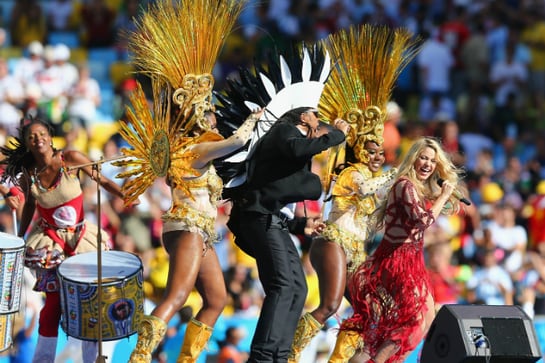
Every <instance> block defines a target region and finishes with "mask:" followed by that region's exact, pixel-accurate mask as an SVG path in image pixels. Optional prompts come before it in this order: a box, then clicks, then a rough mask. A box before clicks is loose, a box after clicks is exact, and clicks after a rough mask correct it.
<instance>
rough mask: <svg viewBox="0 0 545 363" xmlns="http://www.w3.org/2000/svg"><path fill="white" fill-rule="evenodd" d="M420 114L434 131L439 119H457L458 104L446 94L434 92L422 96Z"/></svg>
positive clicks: (421, 118)
mask: <svg viewBox="0 0 545 363" xmlns="http://www.w3.org/2000/svg"><path fill="white" fill-rule="evenodd" d="M418 116H419V118H420V121H422V122H424V123H426V124H428V127H429V128H430V129H431V130H430V131H432V130H433V129H434V128H435V123H437V122H438V121H441V120H443V121H446V120H455V119H456V104H455V103H454V101H452V99H451V98H450V97H448V96H446V95H445V94H443V93H440V92H432V93H430V94H428V95H426V96H423V97H422V98H421V100H420V105H419V110H418Z"/></svg>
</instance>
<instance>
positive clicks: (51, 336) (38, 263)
mask: <svg viewBox="0 0 545 363" xmlns="http://www.w3.org/2000/svg"><path fill="white" fill-rule="evenodd" d="M52 132H53V130H52V127H51V125H49V124H47V123H46V122H44V121H42V120H40V119H32V118H29V119H23V120H22V121H21V126H20V128H19V135H18V137H16V138H15V140H14V141H12V144H11V145H8V146H6V147H2V148H1V149H0V150H1V152H2V153H3V154H4V156H5V157H6V158H5V160H3V161H2V163H3V164H6V170H5V174H4V175H5V177H7V178H9V179H11V181H12V182H13V183H15V184H16V185H17V186H19V187H20V188H21V189H22V191H23V193H24V195H25V200H26V201H25V203H24V206H23V209H22V216H21V222H20V224H19V231H18V235H19V236H20V237H24V236H25V235H26V233H27V230H28V228H29V226H30V225H31V222H32V218H33V216H34V214H35V212H37V213H38V219H37V221H36V223H34V225H33V226H32V229H31V230H30V232H29V233H28V235H26V253H25V265H26V266H27V267H29V268H30V269H32V270H33V271H34V272H35V273H36V284H35V286H34V290H36V291H41V292H44V293H45V303H44V306H43V308H42V310H41V311H40V318H39V322H38V333H39V336H38V343H37V345H36V351H35V353H34V358H33V362H36V363H48V362H51V363H53V362H54V361H55V353H56V349H57V336H58V331H59V322H60V319H61V313H62V312H61V302H60V293H59V287H60V286H59V280H58V277H57V267H58V266H59V265H60V263H61V262H62V261H63V260H64V259H65V258H67V257H69V256H72V255H75V254H77V253H84V252H90V251H96V250H97V249H98V246H97V236H98V233H101V234H102V241H103V242H104V244H103V246H101V248H102V249H106V248H107V246H108V244H109V243H108V242H109V236H108V234H107V233H106V232H105V231H102V230H100V231H99V229H98V227H97V226H96V225H94V224H92V223H90V222H88V221H86V220H85V219H84V210H83V193H82V189H81V184H80V178H79V176H80V173H79V171H80V170H81V171H83V172H84V173H85V174H86V175H87V176H89V177H90V178H91V179H93V180H96V177H97V175H96V173H95V172H94V171H93V168H92V166H91V165H92V162H91V160H90V159H89V158H88V157H87V156H86V155H84V154H83V153H81V152H79V151H75V150H66V151H61V150H57V149H56V148H55V147H54V146H53V142H52ZM81 165H86V166H81ZM80 166H81V167H80ZM99 180H100V185H101V186H102V187H103V188H105V189H106V190H107V191H108V192H110V193H112V194H114V195H116V196H118V197H120V198H123V197H124V195H123V193H122V191H121V189H120V187H119V186H118V185H117V184H116V183H115V182H114V181H112V180H110V179H108V178H100V179H99ZM7 202H8V204H9V205H10V207H11V208H14V209H18V208H19V207H20V206H21V205H20V204H21V201H20V199H19V198H8V199H7ZM97 353H98V345H97V342H94V341H83V344H82V354H83V361H84V362H85V363H92V362H95V360H96V358H97Z"/></svg>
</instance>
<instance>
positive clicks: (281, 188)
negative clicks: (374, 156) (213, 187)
mask: <svg viewBox="0 0 545 363" xmlns="http://www.w3.org/2000/svg"><path fill="white" fill-rule="evenodd" d="M344 139H345V137H344V133H343V132H341V131H339V130H337V129H332V130H331V131H330V132H329V133H327V134H325V135H323V136H320V137H318V138H307V137H306V136H305V135H303V134H301V131H299V129H298V128H297V127H295V125H293V124H291V123H288V122H282V121H279V122H277V123H276V124H275V125H274V126H273V127H272V128H271V129H270V130H269V132H267V134H266V135H265V136H263V137H262V138H261V139H260V140H259V142H258V144H257V145H256V148H255V152H254V154H253V156H252V158H251V159H250V161H249V165H248V182H247V184H246V186H245V187H244V190H243V192H242V193H241V194H239V197H238V198H236V200H235V203H236V204H237V207H239V208H241V209H242V210H246V211H253V212H260V213H278V212H279V211H280V209H281V208H282V207H283V206H285V205H286V204H289V203H293V202H299V201H303V200H316V199H318V198H320V196H321V194H322V184H321V181H320V177H319V176H318V175H316V174H314V173H312V172H311V170H310V166H311V160H312V157H313V156H314V155H316V154H319V153H321V152H322V151H324V150H327V149H328V148H330V147H331V146H335V145H338V144H340V143H341V142H343V141H344Z"/></svg>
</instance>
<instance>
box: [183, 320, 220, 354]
mask: <svg viewBox="0 0 545 363" xmlns="http://www.w3.org/2000/svg"><path fill="white" fill-rule="evenodd" d="M211 335H212V328H211V327H209V326H207V325H205V324H203V323H201V322H200V321H198V320H195V319H193V318H191V320H190V321H189V323H187V329H186V331H185V336H184V344H183V345H182V350H181V351H180V356H179V357H178V360H177V361H176V363H194V362H196V361H197V358H199V355H200V354H201V352H202V350H203V349H204V346H205V345H206V343H207V342H208V339H210V336H211Z"/></svg>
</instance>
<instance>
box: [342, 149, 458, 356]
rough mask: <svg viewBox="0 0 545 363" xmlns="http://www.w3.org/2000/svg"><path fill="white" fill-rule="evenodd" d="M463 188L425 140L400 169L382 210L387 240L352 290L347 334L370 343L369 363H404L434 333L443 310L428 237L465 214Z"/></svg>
mask: <svg viewBox="0 0 545 363" xmlns="http://www.w3.org/2000/svg"><path fill="white" fill-rule="evenodd" d="M440 180H444V181H443V182H440V183H441V186H439V183H438V181H440ZM457 183H458V170H457V169H456V167H455V166H454V164H453V163H452V162H451V161H450V160H449V158H448V156H447V154H446V153H445V152H444V151H443V149H442V148H441V145H440V144H439V143H438V142H437V141H436V140H435V139H432V138H422V139H419V140H417V141H416V142H415V143H414V144H413V145H412V147H411V149H410V151H409V153H408V154H407V156H406V157H405V159H404V160H403V162H402V163H401V165H400V166H399V172H398V174H397V178H396V181H395V182H394V185H393V186H392V189H391V190H390V192H389V194H388V198H387V202H386V204H384V206H383V207H381V208H380V209H379V210H377V213H378V218H377V220H378V221H383V224H384V238H383V240H382V242H381V243H380V245H379V246H378V248H377V249H376V251H375V252H374V254H373V255H372V256H370V257H368V259H367V260H366V261H365V262H364V263H363V264H362V265H361V266H360V267H359V268H358V269H357V270H356V272H355V273H354V275H353V278H352V279H351V281H350V283H349V287H350V293H351V296H352V306H353V307H354V314H353V316H352V317H351V318H349V319H347V320H345V321H344V322H343V324H342V326H341V329H345V330H352V331H357V332H358V333H359V334H360V335H361V337H362V338H363V340H364V342H365V346H364V348H363V356H364V359H363V362H368V363H384V362H388V363H392V362H403V361H404V360H405V358H406V357H407V356H408V355H409V354H410V353H411V352H412V351H413V350H414V349H415V348H416V347H417V345H418V344H419V343H420V341H421V340H422V338H423V337H424V336H425V334H426V333H427V331H428V329H429V327H430V325H431V323H432V321H433V319H434V315H435V309H434V301H433V297H432V288H431V285H430V280H429V277H428V274H427V271H426V266H425V262H424V252H423V248H424V239H423V236H424V231H425V230H426V229H427V228H428V227H429V226H430V225H432V224H433V223H434V222H435V220H436V218H437V217H438V216H439V215H440V214H441V213H443V214H449V213H454V212H456V211H457V210H458V209H459V201H458V199H457V198H455V197H454V196H453V192H454V190H455V186H456V185H457Z"/></svg>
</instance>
